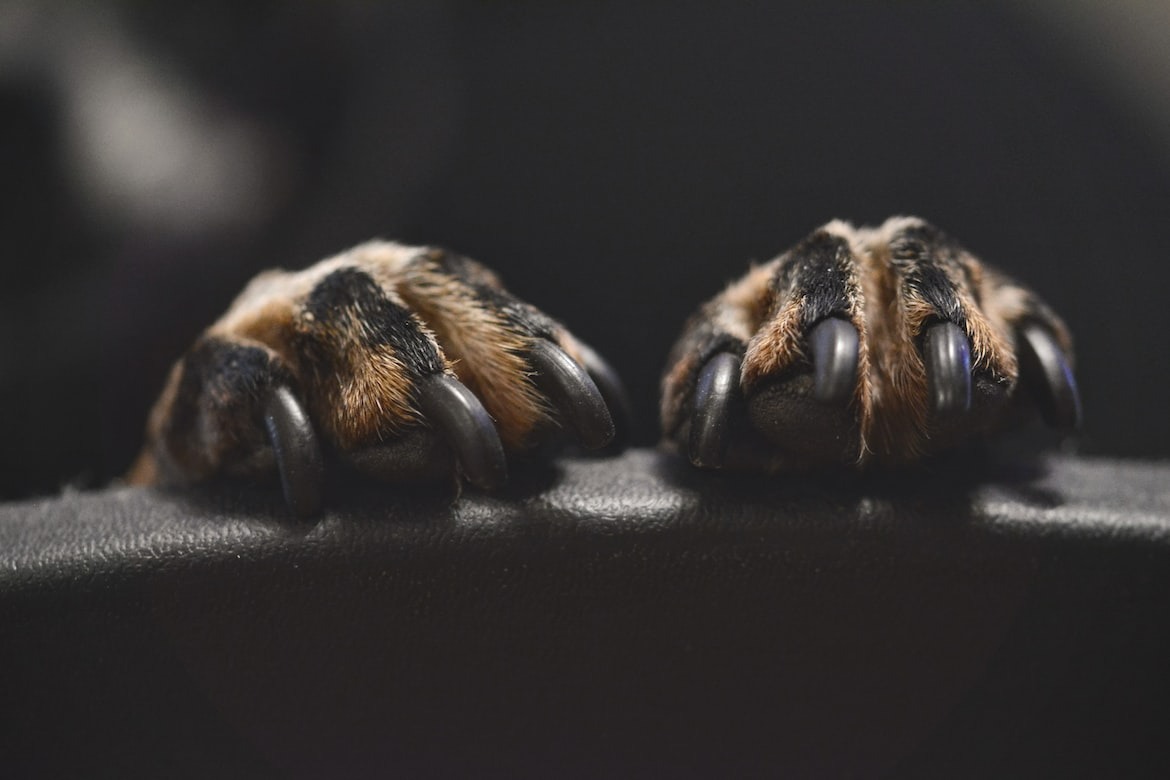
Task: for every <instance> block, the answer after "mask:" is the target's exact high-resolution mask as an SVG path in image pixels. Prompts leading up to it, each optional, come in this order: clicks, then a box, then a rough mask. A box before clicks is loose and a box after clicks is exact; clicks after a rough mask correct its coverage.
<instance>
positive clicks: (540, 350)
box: [528, 339, 614, 450]
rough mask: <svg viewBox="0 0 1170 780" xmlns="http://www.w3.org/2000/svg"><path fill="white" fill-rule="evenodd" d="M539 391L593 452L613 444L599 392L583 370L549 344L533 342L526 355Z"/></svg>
mask: <svg viewBox="0 0 1170 780" xmlns="http://www.w3.org/2000/svg"><path fill="white" fill-rule="evenodd" d="M528 361H529V362H530V363H531V364H532V367H533V368H534V369H535V370H536V374H535V375H534V376H533V377H532V380H533V382H535V383H536V386H537V387H538V388H540V391H541V392H542V393H544V394H545V395H547V396H548V397H549V399H551V400H552V402H553V404H554V405H555V406H556V407H557V409H559V410H560V411H561V413H562V414H564V415H565V418H566V419H567V420H568V422H569V425H570V426H572V428H573V430H574V431H576V432H577V438H578V439H580V440H581V444H582V445H583V446H585V447H586V448H587V449H591V450H595V449H598V448H600V447H604V446H605V445H607V444H609V443H610V442H611V441H613V436H614V424H613V418H612V417H611V416H610V414H609V408H608V407H607V406H606V405H605V399H604V398H603V397H602V395H601V391H600V390H599V389H598V388H597V385H595V384H594V383H593V380H592V379H590V378H589V374H587V373H585V369H583V368H581V366H579V365H577V361H575V360H573V358H571V357H569V355H568V353H566V352H565V351H564V350H563V349H561V348H560V347H558V346H556V345H555V344H553V343H552V342H551V341H546V340H544V339H537V340H536V341H535V342H534V343H533V345H532V349H531V351H530V352H529V353H528Z"/></svg>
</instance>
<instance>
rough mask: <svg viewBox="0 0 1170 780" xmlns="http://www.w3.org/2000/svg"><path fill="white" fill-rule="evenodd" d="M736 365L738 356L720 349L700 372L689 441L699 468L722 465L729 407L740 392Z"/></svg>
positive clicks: (691, 452) (728, 421)
mask: <svg viewBox="0 0 1170 780" xmlns="http://www.w3.org/2000/svg"><path fill="white" fill-rule="evenodd" d="M739 366H740V359H739V357H737V356H736V355H733V354H731V353H730V352H721V353H719V354H718V355H716V356H715V357H713V358H711V359H710V360H709V361H707V365H705V366H703V370H702V371H701V372H700V373H699V379H698V382H697V383H696V384H695V402H694V414H693V416H692V418H691V437H690V441H689V443H688V445H689V450H690V457H691V463H693V464H695V465H696V466H698V467H700V468H709V469H717V468H720V467H722V466H723V459H724V456H725V455H726V453H727V442H728V438H729V433H730V427H731V408H732V405H733V404H734V402H735V400H736V398H737V397H738V395H739Z"/></svg>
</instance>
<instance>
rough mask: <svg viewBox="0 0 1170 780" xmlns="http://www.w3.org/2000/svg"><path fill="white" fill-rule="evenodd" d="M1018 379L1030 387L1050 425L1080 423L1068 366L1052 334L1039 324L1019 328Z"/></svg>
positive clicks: (1078, 406)
mask: <svg viewBox="0 0 1170 780" xmlns="http://www.w3.org/2000/svg"><path fill="white" fill-rule="evenodd" d="M1019 335H1020V338H1019V339H1017V345H1018V349H1019V356H1020V379H1021V380H1023V381H1025V382H1027V383H1028V385H1029V386H1030V387H1031V388H1032V391H1033V395H1035V397H1036V403H1037V405H1038V406H1039V407H1040V415H1041V416H1042V417H1043V418H1044V422H1046V423H1048V425H1050V426H1052V427H1053V428H1077V427H1079V426H1080V424H1081V396H1080V393H1079V392H1077V382H1076V379H1075V378H1073V372H1072V367H1071V366H1070V365H1069V362H1068V357H1067V356H1066V355H1065V354H1064V350H1062V349H1061V348H1060V346H1059V345H1058V344H1057V343H1056V339H1054V338H1053V337H1052V334H1051V333H1049V332H1048V331H1047V330H1045V329H1044V328H1042V327H1041V326H1039V325H1035V324H1031V325H1025V326H1024V327H1022V328H1020V331H1019Z"/></svg>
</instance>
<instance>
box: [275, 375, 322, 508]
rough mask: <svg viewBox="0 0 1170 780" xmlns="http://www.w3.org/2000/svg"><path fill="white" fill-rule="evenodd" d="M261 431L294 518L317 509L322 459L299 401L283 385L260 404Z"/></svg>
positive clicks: (277, 387)
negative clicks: (266, 441) (264, 402)
mask: <svg viewBox="0 0 1170 780" xmlns="http://www.w3.org/2000/svg"><path fill="white" fill-rule="evenodd" d="M264 430H265V431H266V432H267V434H268V441H269V442H270V443H271V444H272V449H273V451H274V452H275V453H276V465H277V468H278V469H279V471H280V483H281V486H282V487H283V488H284V500H285V502H287V503H288V507H289V509H290V510H291V511H292V513H293V514H294V515H296V516H297V517H311V516H312V515H315V514H316V513H317V512H318V511H319V510H320V509H321V485H322V482H323V481H324V471H325V467H324V461H323V459H322V457H321V447H320V446H319V445H318V444H317V435H316V433H314V432H313V424H312V423H311V422H310V421H309V415H308V414H306V413H305V408H304V407H303V406H301V402H300V401H299V400H297V397H296V396H295V395H294V394H293V392H292V390H290V389H289V388H288V387H286V386H285V385H278V386H276V387H275V388H274V389H273V390H272V394H271V395H270V396H269V398H268V402H267V403H266V404H265V406H264Z"/></svg>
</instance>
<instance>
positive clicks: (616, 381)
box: [577, 341, 634, 447]
mask: <svg viewBox="0 0 1170 780" xmlns="http://www.w3.org/2000/svg"><path fill="white" fill-rule="evenodd" d="M577 352H578V354H580V356H581V362H582V363H584V364H585V370H586V371H587V372H588V373H589V378H590V379H592V380H593V383H594V384H595V385H597V389H598V390H599V391H600V392H601V397H602V399H604V400H605V405H606V407H607V408H608V409H609V413H610V416H611V417H612V418H613V427H614V437H613V442H612V444H615V445H617V446H618V447H622V446H625V444H626V443H627V441H628V439H629V437H630V430H631V428H632V427H633V425H634V412H633V407H632V406H631V405H630V397H629V395H627V393H626V388H625V386H624V385H623V384H622V380H621V378H620V377H618V374H617V372H616V371H614V370H613V367H612V366H610V364H609V363H608V362H606V360H605V358H603V357H601V355H599V354H598V353H597V352H596V351H595V350H594V349H593V348H592V347H590V346H589V345H588V344H583V343H582V342H580V341H578V342H577Z"/></svg>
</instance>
